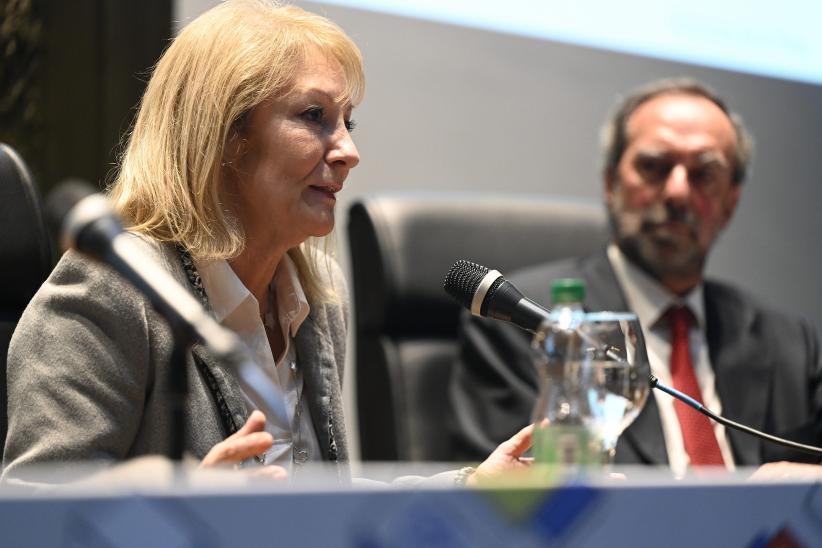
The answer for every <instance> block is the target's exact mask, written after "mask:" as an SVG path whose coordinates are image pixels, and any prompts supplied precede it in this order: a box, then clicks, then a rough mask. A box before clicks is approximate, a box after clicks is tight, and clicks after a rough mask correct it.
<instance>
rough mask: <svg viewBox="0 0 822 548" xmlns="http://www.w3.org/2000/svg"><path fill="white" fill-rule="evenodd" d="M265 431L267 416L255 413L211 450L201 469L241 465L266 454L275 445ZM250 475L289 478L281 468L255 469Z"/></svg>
mask: <svg viewBox="0 0 822 548" xmlns="http://www.w3.org/2000/svg"><path fill="white" fill-rule="evenodd" d="M264 429H265V415H263V414H262V413H261V412H260V411H256V410H255V411H253V412H252V413H251V415H250V416H249V417H248V420H247V421H245V424H244V425H243V426H242V428H240V429H239V430H237V431H236V432H235V433H234V434H232V435H230V436H229V437H227V438H226V439H224V440H223V441H221V442H220V443H218V444H217V445H215V446H214V447H212V448H211V450H210V451H209V452H208V454H207V455H206V456H205V458H203V460H202V462H201V463H200V468H210V467H213V466H224V465H229V464H239V463H241V462H242V461H244V460H246V459H249V458H251V457H253V456H255V455H260V454H262V453H265V452H266V451H268V449H269V448H270V447H271V445H272V444H273V443H274V438H272V437H271V434H269V433H268V432H265V430H264ZM249 474H251V475H252V476H255V477H256V476H264V477H268V478H272V479H277V480H281V479H285V478H286V477H287V476H288V473H287V472H286V470H285V469H284V468H282V467H280V466H263V467H261V468H254V469H251V470H249Z"/></svg>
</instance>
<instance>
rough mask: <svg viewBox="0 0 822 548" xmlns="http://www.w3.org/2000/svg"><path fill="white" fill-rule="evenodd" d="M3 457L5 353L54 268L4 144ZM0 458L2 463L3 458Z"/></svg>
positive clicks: (32, 191)
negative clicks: (27, 307) (34, 298)
mask: <svg viewBox="0 0 822 548" xmlns="http://www.w3.org/2000/svg"><path fill="white" fill-rule="evenodd" d="M0 263H2V268H0V456H2V454H3V446H4V445H5V441H6V428H7V426H8V423H7V416H6V356H7V353H8V350H9V341H10V340H11V334H12V333H13V332H14V327H15V326H16V325H17V320H19V319H20V315H21V314H22V313H23V309H25V308H26V305H27V304H28V302H29V301H30V300H31V298H32V297H33V296H34V293H35V292H36V291H37V289H38V288H39V287H40V285H41V284H42V283H43V282H44V281H45V279H46V277H48V275H49V272H51V268H52V266H53V258H52V254H51V244H50V240H49V236H48V232H47V231H46V225H45V223H44V221H43V213H42V210H41V201H40V195H39V193H38V191H37V187H36V186H35V184H34V180H33V179H32V177H31V173H30V172H29V170H28V168H27V167H26V164H25V163H24V162H23V160H22V158H20V156H19V155H18V154H17V153H16V152H15V151H14V150H13V149H12V148H11V147H10V146H8V145H5V144H3V143H0ZM0 462H1V461H0Z"/></svg>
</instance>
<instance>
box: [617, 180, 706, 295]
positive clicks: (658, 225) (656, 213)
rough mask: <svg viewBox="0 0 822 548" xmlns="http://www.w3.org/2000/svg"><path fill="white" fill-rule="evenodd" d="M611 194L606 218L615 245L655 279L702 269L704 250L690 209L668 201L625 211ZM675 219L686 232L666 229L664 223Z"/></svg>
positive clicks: (689, 273)
mask: <svg viewBox="0 0 822 548" xmlns="http://www.w3.org/2000/svg"><path fill="white" fill-rule="evenodd" d="M617 196H618V195H615V196H614V200H613V201H612V204H611V205H610V206H609V207H608V218H609V221H610V223H611V230H612V232H613V234H614V238H615V240H616V243H617V245H618V246H619V248H620V250H621V251H622V252H623V253H624V254H625V256H626V257H627V258H628V259H629V260H630V261H631V262H633V263H634V264H636V265H637V266H639V267H640V268H641V269H642V270H644V271H646V272H647V273H649V274H650V275H651V276H653V277H654V278H656V279H658V280H663V279H666V278H670V277H682V276H693V275H694V274H699V273H701V272H702V268H703V266H704V265H705V258H706V253H705V252H703V251H702V249H701V248H700V246H699V238H698V234H699V230H698V228H699V220H698V219H697V217H696V216H695V215H694V213H693V211H691V210H690V209H688V208H684V207H678V206H676V205H674V204H670V203H656V204H655V205H653V206H652V207H650V208H647V209H644V210H641V211H628V210H626V209H625V208H624V207H623V204H622V203H621V202H620V200H619V199H618V198H617ZM669 222H675V223H679V224H681V225H684V227H685V233H684V234H682V233H668V232H666V230H665V229H664V228H663V227H662V225H663V224H664V223H669Z"/></svg>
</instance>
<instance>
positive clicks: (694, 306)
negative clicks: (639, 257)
mask: <svg viewBox="0 0 822 548" xmlns="http://www.w3.org/2000/svg"><path fill="white" fill-rule="evenodd" d="M608 260H609V261H610V263H611V267H612V268H613V269H614V274H616V277H617V280H618V281H619V285H620V286H621V287H622V290H623V292H624V293H625V298H626V299H627V300H628V304H629V306H630V307H631V310H633V311H634V313H635V314H636V315H637V317H638V318H639V321H640V323H641V324H642V325H643V326H646V327H651V326H653V325H654V324H656V322H657V321H659V320H660V319H661V318H662V316H663V315H664V314H665V312H666V311H667V310H668V308H670V307H671V306H687V307H688V308H689V309H690V310H691V312H692V313H693V315H694V317H695V318H696V324H697V325H698V326H699V327H700V329H704V325H705V306H704V304H703V299H702V291H703V289H702V284H699V285H697V286H696V287H695V288H693V289H692V290H691V291H690V292H689V293H688V294H687V295H686V296H685V297H680V296H678V295H675V294H674V293H672V292H671V291H669V290H668V289H667V288H666V287H665V286H663V285H662V284H660V283H659V282H658V281H657V280H655V279H654V278H652V277H651V276H649V275H648V274H647V273H646V272H645V271H644V270H642V269H640V268H639V267H638V266H636V265H635V264H633V263H632V262H631V261H629V260H628V258H627V257H626V256H625V255H624V254H623V253H622V251H621V250H620V249H619V247H617V245H616V244H614V243H611V244H609V245H608Z"/></svg>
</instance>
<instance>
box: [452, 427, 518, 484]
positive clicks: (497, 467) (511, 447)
mask: <svg viewBox="0 0 822 548" xmlns="http://www.w3.org/2000/svg"><path fill="white" fill-rule="evenodd" d="M533 433H534V425H533V424H531V425H528V426H526V427H525V428H523V429H522V430H520V431H519V432H517V433H516V434H514V436H513V437H512V438H511V439H509V440H508V441H504V442H502V443H501V444H500V445H499V446H498V447H497V448H496V449H494V452H493V453H491V454H490V455H489V456H488V458H487V459H485V461H484V462H483V463H482V464H480V465H479V466H478V467H477V470H476V471H475V472H474V473H473V474H471V475H470V476H469V477H468V479H467V480H466V482H465V484H466V485H476V484H477V483H478V482H483V481H485V480H488V479H490V478H494V477H496V476H499V475H500V474H503V473H505V472H509V471H511V470H517V469H522V468H526V467H528V466H530V465H531V464H532V463H533V459H530V458H524V457H522V454H523V453H525V452H526V451H527V450H528V448H530V447H531V436H532V435H533Z"/></svg>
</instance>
